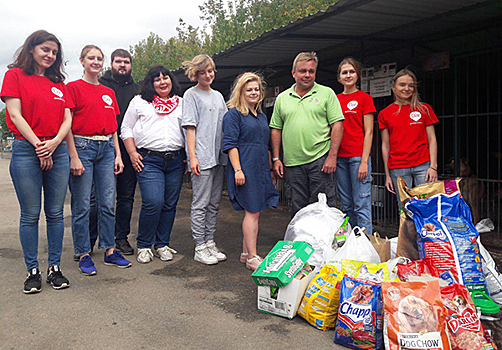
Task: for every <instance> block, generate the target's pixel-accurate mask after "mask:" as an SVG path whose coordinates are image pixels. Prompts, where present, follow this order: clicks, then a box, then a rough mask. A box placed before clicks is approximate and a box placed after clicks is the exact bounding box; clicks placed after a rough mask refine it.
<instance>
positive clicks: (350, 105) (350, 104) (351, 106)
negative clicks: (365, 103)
mask: <svg viewBox="0 0 502 350" xmlns="http://www.w3.org/2000/svg"><path fill="white" fill-rule="evenodd" d="M357 105H358V103H357V101H350V102H349V103H347V108H348V109H350V110H353V109H354V108H356V107H357Z"/></svg>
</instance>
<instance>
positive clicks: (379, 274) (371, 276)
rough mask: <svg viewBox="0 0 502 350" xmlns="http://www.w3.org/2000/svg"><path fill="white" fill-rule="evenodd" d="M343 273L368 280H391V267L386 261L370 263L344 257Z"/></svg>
mask: <svg viewBox="0 0 502 350" xmlns="http://www.w3.org/2000/svg"><path fill="white" fill-rule="evenodd" d="M342 270H343V273H345V274H347V275H348V276H350V277H357V278H360V279H363V280H366V281H371V282H376V283H382V282H390V274H389V268H388V266H387V264H386V263H380V264H376V263H370V262H364V261H356V260H348V259H342Z"/></svg>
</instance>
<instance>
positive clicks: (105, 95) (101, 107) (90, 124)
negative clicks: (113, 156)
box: [66, 79, 120, 136]
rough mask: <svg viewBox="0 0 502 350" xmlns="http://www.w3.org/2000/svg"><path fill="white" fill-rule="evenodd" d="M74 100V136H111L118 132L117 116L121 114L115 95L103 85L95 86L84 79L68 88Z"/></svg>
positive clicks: (72, 127) (72, 83)
mask: <svg viewBox="0 0 502 350" xmlns="http://www.w3.org/2000/svg"><path fill="white" fill-rule="evenodd" d="M66 87H67V88H68V95H69V96H70V98H71V99H72V100H73V103H74V104H75V107H74V108H73V109H72V111H73V123H72V126H71V130H72V132H73V135H85V136H93V135H110V134H113V133H114V132H115V131H117V114H120V111H119V107H118V105H117V100H116V99H115V93H114V92H113V90H112V89H110V88H108V87H106V86H103V85H101V84H98V85H94V84H91V83H88V82H86V81H84V80H82V79H80V80H76V81H72V82H71V83H69V84H68V85H67V86H66Z"/></svg>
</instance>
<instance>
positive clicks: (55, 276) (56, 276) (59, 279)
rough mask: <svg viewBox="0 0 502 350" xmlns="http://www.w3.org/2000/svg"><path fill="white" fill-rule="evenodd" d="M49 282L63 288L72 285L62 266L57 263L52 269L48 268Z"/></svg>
mask: <svg viewBox="0 0 502 350" xmlns="http://www.w3.org/2000/svg"><path fill="white" fill-rule="evenodd" d="M47 283H50V284H52V288H54V289H63V288H68V287H69V286H70V281H68V279H67V278H66V277H65V276H63V273H62V272H61V268H60V267H59V266H57V265H54V266H52V269H50V268H48V269H47Z"/></svg>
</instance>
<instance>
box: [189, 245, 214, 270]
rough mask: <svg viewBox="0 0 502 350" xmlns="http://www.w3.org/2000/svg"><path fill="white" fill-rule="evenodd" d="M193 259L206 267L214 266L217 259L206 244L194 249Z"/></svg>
mask: <svg viewBox="0 0 502 350" xmlns="http://www.w3.org/2000/svg"><path fill="white" fill-rule="evenodd" d="M193 259H194V260H195V261H198V262H200V263H203V264H206V265H214V264H217V263H218V259H216V257H215V256H213V255H212V254H211V252H210V251H209V249H208V248H207V244H206V243H204V244H200V245H198V246H196V247H195V256H194V257H193Z"/></svg>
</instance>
